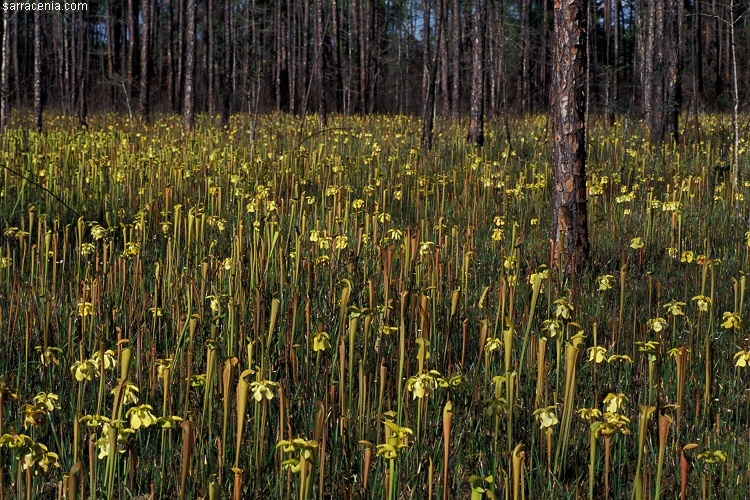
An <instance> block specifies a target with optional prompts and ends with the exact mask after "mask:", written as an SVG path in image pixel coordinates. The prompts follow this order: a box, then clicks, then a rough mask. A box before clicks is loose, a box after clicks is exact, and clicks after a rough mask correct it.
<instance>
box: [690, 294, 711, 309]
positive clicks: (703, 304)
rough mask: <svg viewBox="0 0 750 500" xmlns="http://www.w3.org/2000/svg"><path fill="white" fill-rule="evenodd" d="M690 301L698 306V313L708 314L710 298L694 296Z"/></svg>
mask: <svg viewBox="0 0 750 500" xmlns="http://www.w3.org/2000/svg"><path fill="white" fill-rule="evenodd" d="M692 300H693V301H694V302H695V304H696V305H697V306H698V310H699V311H700V312H708V306H710V305H711V298H710V297H706V296H705V295H696V296H695V297H693V299H692Z"/></svg>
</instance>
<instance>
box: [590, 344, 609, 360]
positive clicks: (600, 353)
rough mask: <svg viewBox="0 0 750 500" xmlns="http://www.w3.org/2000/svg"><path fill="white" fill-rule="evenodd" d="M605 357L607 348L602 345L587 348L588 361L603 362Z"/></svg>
mask: <svg viewBox="0 0 750 500" xmlns="http://www.w3.org/2000/svg"><path fill="white" fill-rule="evenodd" d="M606 359H607V349H606V348H604V347H602V346H597V347H591V348H589V361H594V362H595V363H603V362H604V361H605V360H606Z"/></svg>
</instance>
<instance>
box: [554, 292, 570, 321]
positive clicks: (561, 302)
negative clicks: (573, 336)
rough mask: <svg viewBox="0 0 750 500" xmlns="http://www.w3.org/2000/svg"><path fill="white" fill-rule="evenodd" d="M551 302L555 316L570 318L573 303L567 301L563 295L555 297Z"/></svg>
mask: <svg viewBox="0 0 750 500" xmlns="http://www.w3.org/2000/svg"><path fill="white" fill-rule="evenodd" d="M552 304H554V306H555V318H563V319H570V313H572V312H573V309H574V308H573V304H571V303H570V302H568V299H566V298H565V297H563V298H560V299H557V300H556V301H554V302H553V303H552Z"/></svg>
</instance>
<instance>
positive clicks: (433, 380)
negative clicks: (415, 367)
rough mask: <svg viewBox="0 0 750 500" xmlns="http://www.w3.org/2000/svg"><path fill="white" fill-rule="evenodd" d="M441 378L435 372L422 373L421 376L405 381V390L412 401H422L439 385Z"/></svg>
mask: <svg viewBox="0 0 750 500" xmlns="http://www.w3.org/2000/svg"><path fill="white" fill-rule="evenodd" d="M441 381H442V377H441V376H440V372H438V371H436V370H430V371H428V372H425V373H422V374H421V375H415V376H413V377H411V378H409V380H407V381H406V388H407V389H408V390H409V392H411V393H412V399H417V398H419V399H422V398H423V397H425V396H429V395H430V394H432V392H433V391H434V390H435V389H436V388H437V387H438V385H440V382H441Z"/></svg>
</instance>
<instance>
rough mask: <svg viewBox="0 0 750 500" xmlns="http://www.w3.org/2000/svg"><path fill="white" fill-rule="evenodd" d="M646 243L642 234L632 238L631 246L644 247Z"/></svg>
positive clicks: (635, 247)
mask: <svg viewBox="0 0 750 500" xmlns="http://www.w3.org/2000/svg"><path fill="white" fill-rule="evenodd" d="M644 245H645V243H644V242H643V238H641V237H640V236H638V237H636V238H633V239H632V240H630V248H633V249H635V250H638V249H640V248H643V247H644Z"/></svg>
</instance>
